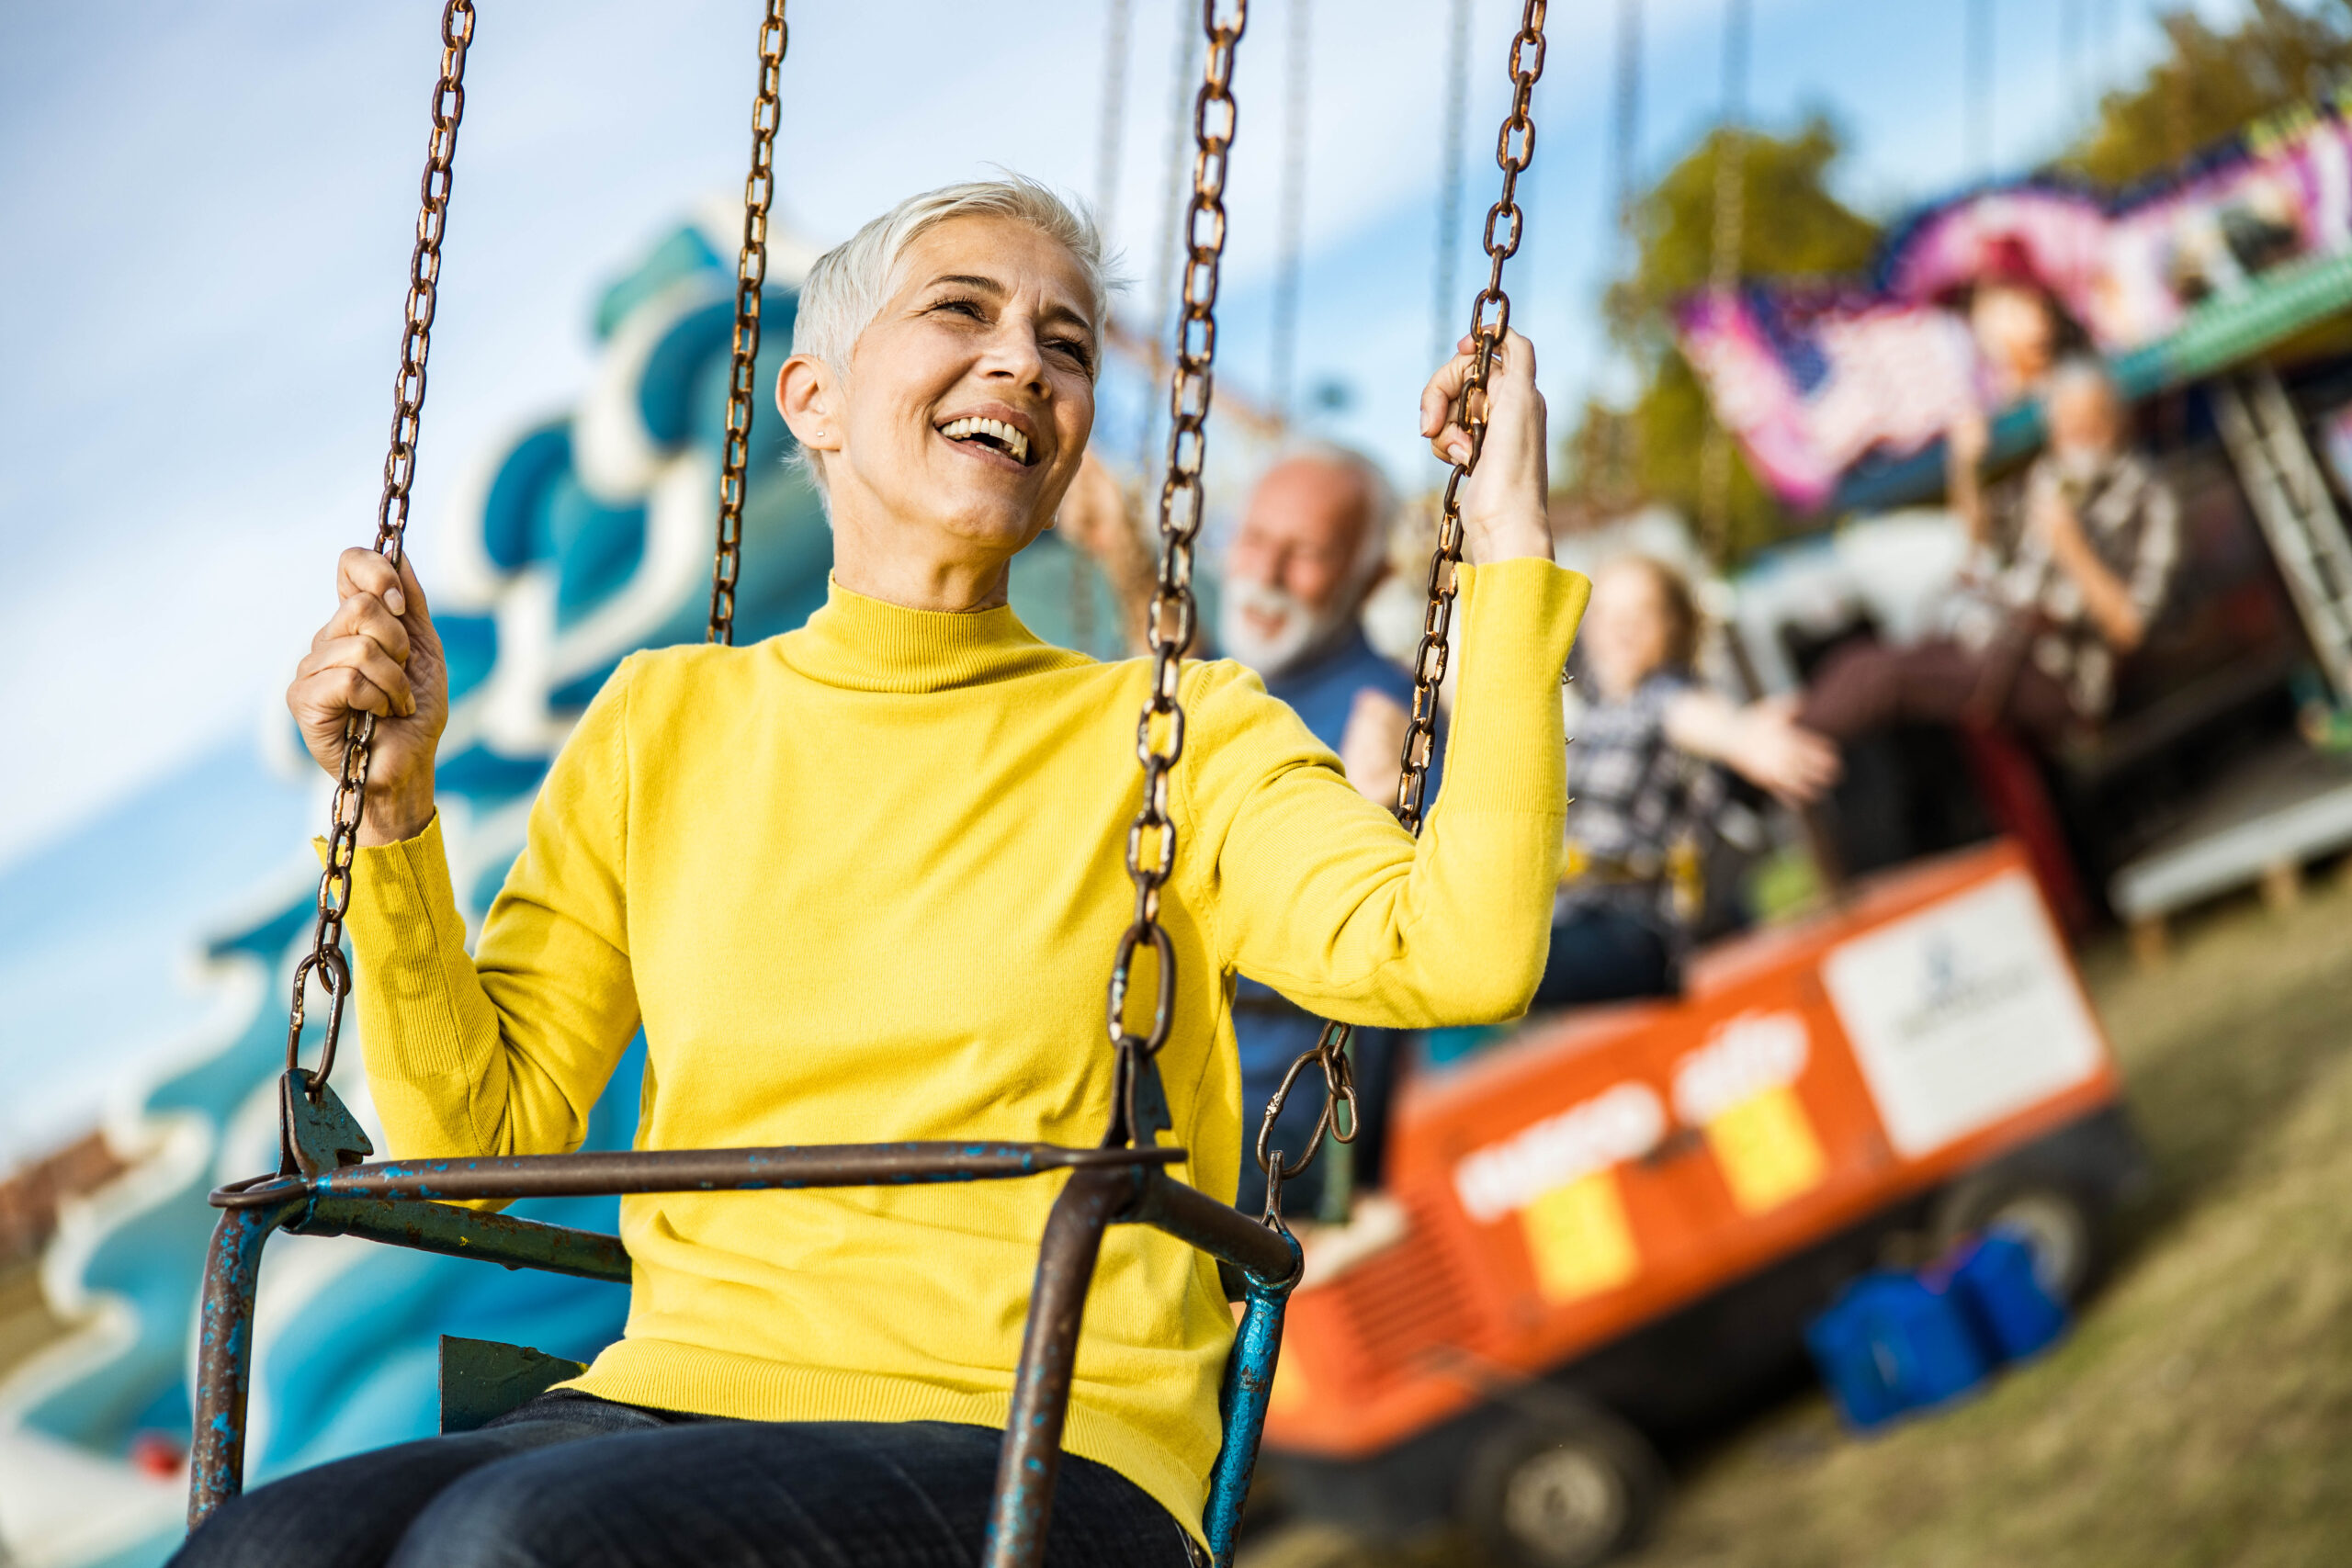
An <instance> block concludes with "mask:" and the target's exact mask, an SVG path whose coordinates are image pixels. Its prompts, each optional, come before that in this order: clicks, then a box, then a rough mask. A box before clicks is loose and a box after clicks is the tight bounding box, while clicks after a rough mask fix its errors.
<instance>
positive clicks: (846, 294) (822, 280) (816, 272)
mask: <svg viewBox="0 0 2352 1568" xmlns="http://www.w3.org/2000/svg"><path fill="white" fill-rule="evenodd" d="M951 218H1010V219H1012V220H1013V221H1015V222H1017V223H1026V224H1027V225H1029V227H1031V228H1032V229H1035V230H1036V231H1038V232H1039V233H1041V234H1043V235H1045V236H1046V238H1047V239H1049V240H1051V241H1053V242H1054V243H1056V244H1057V245H1059V246H1061V247H1062V249H1064V250H1066V251H1068V252H1069V254H1070V257H1071V259H1072V260H1074V261H1076V262H1077V263H1078V266H1079V270H1080V272H1082V273H1084V274H1085V275H1086V286H1087V288H1088V289H1089V290H1090V291H1091V293H1092V294H1093V297H1094V298H1093V300H1092V307H1091V315H1092V320H1093V325H1094V337H1095V341H1096V342H1097V343H1098V344H1099V343H1101V342H1102V339H1103V326H1104V324H1105V323H1106V322H1107V321H1108V320H1109V318H1110V313H1111V296H1112V294H1113V293H1114V291H1116V290H1118V289H1120V288H1125V280H1124V279H1122V278H1120V277H1119V276H1117V275H1116V273H1115V272H1114V269H1113V258H1112V257H1111V255H1110V254H1109V252H1108V251H1107V250H1106V249H1105V247H1104V245H1103V231H1101V230H1100V229H1097V228H1096V227H1095V226H1094V218H1093V215H1092V214H1091V213H1090V212H1088V211H1087V209H1085V208H1084V207H1083V206H1082V205H1076V204H1073V203H1070V202H1067V201H1064V200H1063V199H1062V198H1061V197H1060V196H1059V195H1057V194H1056V192H1055V191H1054V190H1053V188H1052V187H1051V186H1046V185H1044V184H1042V183H1040V182H1039V181H1036V180H1033V179H1031V178H1029V177H1028V176H1027V175H1016V174H1013V173H1012V172H1010V171H1007V172H1006V173H1005V174H1004V175H1002V176H1001V178H998V179H993V180H967V181H966V182H964V183H963V184H960V185H952V186H940V187H939V188H938V189H937V190H927V191H924V192H923V193H922V195H920V196H910V197H907V198H906V199H905V200H904V201H901V202H900V203H899V205H898V206H896V207H893V208H892V209H890V210H889V211H888V212H885V213H884V214H882V216H881V217H879V218H876V219H875V220H872V221H871V222H869V223H867V224H866V225H865V227H864V228H862V229H860V230H859V231H857V232H856V233H854V234H852V235H851V236H850V237H849V238H848V239H847V240H844V241H843V242H842V243H840V244H838V245H835V246H834V247H833V248H832V249H831V250H830V251H827V252H826V253H825V254H823V255H821V256H819V257H818V258H817V263H816V265H814V266H811V267H810V268H809V276H808V278H807V279H806V280H805V281H804V282H802V284H801V285H800V306H799V310H798V311H797V313H796V314H795V316H794V318H793V322H792V352H793V353H794V354H796V355H801V354H805V355H808V356H809V357H810V358H811V359H821V360H823V361H824V362H825V363H826V364H827V365H829V366H831V367H832V370H833V373H834V374H835V375H836V376H839V377H841V378H842V379H844V380H846V379H847V378H848V377H849V373H850V356H851V354H852V352H853V351H854V349H855V348H856V347H857V340H858V336H859V334H861V333H864V332H865V329H866V328H867V327H868V326H869V325H871V324H872V323H873V321H874V318H875V317H876V316H877V315H879V314H881V312H882V306H883V303H884V302H885V301H886V300H888V299H889V298H890V289H891V287H892V284H893V282H894V277H893V275H894V274H895V273H896V272H897V270H898V266H899V256H901V255H902V254H905V252H906V248H907V247H908V246H909V245H910V244H912V243H914V242H915V241H916V240H917V239H918V238H920V237H921V236H922V235H923V234H924V233H926V232H928V231H930V230H932V229H933V228H936V227H937V226H938V225H940V224H942V223H944V222H946V221H947V220H949V219H951ZM1093 374H1095V375H1096V376H1100V375H1101V374H1102V356H1101V355H1100V354H1099V353H1098V354H1097V355H1096V357H1095V366H1094V371H1093ZM789 460H790V461H792V462H794V463H796V464H797V465H798V466H799V467H801V468H803V469H805V470H806V471H807V472H808V474H809V478H810V479H814V480H815V481H816V484H817V488H818V489H819V490H820V491H822V490H823V489H824V486H825V479H824V472H823V470H822V469H821V468H819V467H818V466H817V465H816V464H815V463H814V462H812V461H810V460H809V455H808V454H807V453H805V452H803V451H801V450H800V448H799V447H797V446H795V447H794V448H793V452H792V456H791V458H790V459H789Z"/></svg>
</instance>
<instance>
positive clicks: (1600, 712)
mask: <svg viewBox="0 0 2352 1568" xmlns="http://www.w3.org/2000/svg"><path fill="white" fill-rule="evenodd" d="M1698 637H1699V615H1698V610H1697V607H1696V605H1695V604H1693V602H1692V600H1691V588H1690V585H1689V584H1688V583H1687V582H1685V581H1683V580H1682V577H1681V576H1680V574H1679V573H1678V572H1676V571H1675V570H1674V569H1673V568H1671V567H1669V566H1668V565H1666V564H1665V563H1664V562H1662V561H1658V560H1654V559H1652V558H1649V557H1646V556H1621V557H1619V558H1617V559H1615V560H1613V561H1611V562H1610V563H1609V564H1608V565H1606V566H1604V567H1602V568H1601V569H1600V571H1599V572H1598V573H1597V574H1596V575H1595V576H1594V579H1593V585H1592V606H1591V608H1590V609H1589V610H1588V611H1587V612H1586V614H1585V621H1584V630H1583V634H1582V636H1581V637H1579V638H1578V640H1577V653H1578V655H1579V657H1580V659H1581V660H1582V663H1583V667H1584V673H1585V677H1586V682H1585V683H1586V685H1587V687H1588V688H1589V694H1590V697H1591V701H1589V704H1588V705H1587V706H1586V708H1585V712H1584V715H1583V716H1582V718H1581V719H1579V720H1578V721H1577V724H1576V726H1575V729H1576V735H1575V739H1572V740H1571V741H1570V742H1569V743H1568V796H1569V804H1568V826H1567V832H1568V876H1567V879H1566V881H1565V882H1563V883H1562V885H1561V887H1560V895H1559V900H1558V902H1557V903H1556V904H1555V907H1554V910H1553V917H1552V951H1551V957H1550V960H1549V962H1548V963H1547V964H1546V965H1545V967H1544V982H1543V984H1542V986H1541V987H1538V988H1537V990H1536V993H1535V1002H1536V1005H1537V1006H1538V1007H1566V1006H1571V1005H1574V1004H1577V1003H1582V1002H1601V1001H1615V1000H1619V999H1622V998H1629V997H1645V996H1659V995H1665V994H1668V993H1670V992H1672V991H1674V990H1676V989H1678V988H1679V969H1680V961H1681V956H1682V949H1683V947H1684V945H1685V939H1684V921H1685V919H1687V917H1688V915H1689V914H1691V913H1692V912H1694V911H1695V908H1696V903H1697V900H1696V898H1695V897H1692V893H1693V886H1692V885H1693V879H1694V873H1693V870H1692V868H1693V867H1694V866H1695V863H1696V854H1695V851H1696V844H1697V840H1699V839H1700V838H1701V836H1702V834H1704V833H1705V832H1706V831H1707V830H1708V829H1709V825H1710V822H1711V819H1712V818H1713V813H1714V810H1715V808H1716V807H1717V806H1718V805H1719V804H1720V803H1721V793H1722V792H1721V784H1722V779H1721V775H1720V773H1717V772H1716V770H1715V768H1714V767H1713V765H1712V764H1714V763H1721V764H1723V765H1724V766H1725V767H1728V768H1730V769H1731V770H1733V771H1734V772H1735V773H1739V774H1740V775H1741V776H1743V777H1745V778H1747V779H1748V780H1749V781H1751V782H1752V783H1754V784H1758V785H1759V786H1761V787H1762V788H1764V789H1766V790H1768V791H1770V792H1771V793H1772V794H1773V795H1777V796H1779V797H1781V799H1783V800H1788V801H1792V802H1804V801H1809V800H1811V799H1813V798H1814V797H1815V796H1816V795H1819V794H1820V793H1821V792H1822V791H1823V790H1825V789H1826V788H1828V787H1829V785H1830V784H1834V783H1835V782H1836V781H1837V778H1838V753H1837V750H1836V749H1835V748H1834V747H1832V746H1831V745H1830V744H1829V743H1828V742H1826V741H1825V740H1823V739H1821V738H1820V737H1819V736H1816V735H1814V734H1811V733H1809V732H1808V731H1806V730H1804V729H1803V728H1799V727H1798V726H1797V725H1796V723H1795V722H1794V721H1793V719H1792V716H1791V703H1790V702H1789V701H1786V700H1781V701H1768V702H1761V703H1750V704H1747V705H1745V706H1742V705H1736V704H1733V703H1731V702H1728V701H1726V700H1724V698H1723V697H1721V696H1718V695H1717V694H1714V693H1713V692H1710V691H1708V690H1707V689H1706V688H1704V687H1703V686H1702V685H1700V684H1699V682H1698V681H1697V679H1696V677H1695V676H1694V675H1693V674H1692V672H1691V660H1692V658H1693V656H1694V654H1695V653H1696V651H1697V644H1698Z"/></svg>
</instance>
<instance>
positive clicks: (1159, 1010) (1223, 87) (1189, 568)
mask: <svg viewBox="0 0 2352 1568" xmlns="http://www.w3.org/2000/svg"><path fill="white" fill-rule="evenodd" d="M1229 3H1230V4H1231V6H1232V13H1233V14H1232V19H1231V20H1230V21H1220V20H1219V19H1218V15H1217V13H1218V11H1219V10H1220V8H1221V6H1220V4H1219V0H1202V3H1201V25H1202V28H1203V29H1204V31H1205V33H1206V34H1207V39H1208V62H1207V65H1206V68H1205V70H1204V73H1203V76H1202V81H1201V86H1200V91H1199V92H1198V93H1197V94H1196V95H1195V96H1194V97H1193V197H1192V201H1191V203H1190V205H1189V206H1188V207H1187V208H1186V209H1185V214H1184V230H1183V240H1184V246H1185V262H1184V272H1183V292H1182V299H1183V315H1182V320H1181V321H1180V322H1179V324H1178V327H1177V333H1176V368H1175V372H1174V374H1173V375H1172V376H1171V377H1170V381H1169V390H1168V412H1169V418H1170V426H1171V428H1170V430H1169V433H1168V459H1167V473H1166V477H1165V478H1164V479H1162V480H1161V481H1160V486H1159V539H1160V552H1159V580H1158V582H1157V583H1156V584H1155V586H1154V588H1153V590H1152V595H1151V610H1150V618H1149V620H1148V622H1147V623H1146V630H1147V632H1148V636H1149V638H1150V646H1151V690H1150V693H1149V694H1148V696H1147V697H1146V698H1145V699H1144V705H1143V713H1142V715H1141V716H1139V717H1138V718H1137V719H1136V760H1137V761H1140V762H1141V763H1142V764H1143V806H1142V807H1141V809H1139V810H1138V811H1137V812H1136V818H1135V821H1134V822H1133V823H1132V824H1131V825H1130V826H1129V827H1128V829H1127V876H1128V879H1129V880H1130V881H1132V882H1133V883H1134V884H1135V890H1136V908H1135V919H1133V921H1132V922H1130V923H1129V925H1128V926H1127V929H1126V930H1125V931H1123V932H1121V933H1120V936H1119V944H1118V948H1117V950H1116V952H1115V953H1114V957H1113V959H1112V963H1111V983H1110V987H1109V996H1108V1001H1107V1010H1106V1017H1107V1020H1108V1023H1109V1028H1110V1033H1111V1040H1112V1042H1113V1043H1114V1045H1115V1046H1116V1048H1117V1049H1118V1051H1119V1054H1120V1057H1121V1062H1122V1067H1121V1071H1120V1075H1119V1081H1120V1084H1121V1086H1122V1089H1121V1095H1120V1102H1119V1104H1118V1106H1117V1107H1116V1109H1114V1112H1113V1121H1112V1128H1111V1134H1110V1141H1112V1142H1115V1143H1127V1142H1134V1141H1136V1140H1138V1139H1148V1137H1149V1136H1150V1133H1149V1131H1148V1130H1146V1129H1141V1128H1138V1126H1137V1125H1136V1116H1135V1114H1134V1095H1133V1093H1132V1086H1133V1083H1134V1081H1135V1078H1136V1075H1137V1074H1138V1073H1140V1071H1141V1070H1142V1068H1143V1067H1144V1066H1146V1065H1148V1062H1149V1060H1150V1058H1152V1057H1154V1056H1156V1055H1159V1048H1160V1047H1161V1046H1162V1045H1165V1044H1166V1043H1168V1032H1169V1029H1170V1024H1171V1023H1172V1021H1173V1018H1174V1014H1175V1002H1176V953H1175V949H1174V947H1173V946H1172V945H1171V944H1170V942H1169V940H1168V932H1167V931H1166V930H1165V929H1164V928H1162V927H1161V925H1160V923H1159V891H1160V888H1161V887H1162V886H1165V885H1166V883H1167V881H1168V876H1169V873H1170V871H1171V870H1173V869H1174V867H1175V864H1176V824H1175V821H1174V819H1173V818H1170V816H1169V814H1168V796H1169V775H1170V773H1172V772H1173V771H1174V770H1175V767H1176V763H1177V761H1178V759H1180V758H1182V756H1183V754H1184V705H1183V702H1182V696H1181V693H1180V686H1181V683H1182V679H1183V660H1184V653H1185V650H1186V649H1190V648H1191V647H1192V645H1193V634H1194V632H1195V631H1196V630H1197V629H1198V626H1199V618H1200V606H1199V604H1198V603H1197V602H1196V601H1195V600H1194V599H1193V540H1194V539H1195V538H1197V537H1198V536H1199V534H1200V530H1201V507H1202V491H1201V460H1202V457H1203V456H1204V453H1205V452H1206V450H1207V433H1206V430H1205V428H1204V427H1205V426H1206V424H1207V423H1208V416H1209V395H1210V390H1211V378H1210V366H1211V364H1212V363H1213V362H1214V360H1215V359H1216V293H1217V277H1218V269H1219V265H1220V264H1221V263H1222V261H1223V259H1224V255H1225V231H1226V218H1225V176H1226V170H1227V161H1228V156H1229V153H1230V152H1231V149H1232V146H1233V131H1234V126H1235V123H1236V116H1235V110H1234V105H1233V51H1234V46H1235V45H1236V44H1238V42H1239V41H1240V39H1241V32H1242V28H1244V27H1245V26H1246V25H1247V24H1248V22H1249V17H1250V6H1249V0H1229ZM1145 947H1149V948H1150V949H1151V950H1152V953H1153V955H1154V957H1155V959H1156V964H1155V970H1154V976H1153V979H1154V987H1155V989H1154V995H1153V998H1152V1008H1151V1024H1150V1032H1149V1033H1148V1034H1147V1035H1142V1036H1137V1035H1135V1034H1131V1033H1129V1032H1127V1027H1126V1012H1127V1000H1128V993H1129V987H1130V985H1131V982H1132V980H1133V975H1134V969H1135V962H1136V953H1138V952H1139V951H1140V950H1142V949H1143V948H1145Z"/></svg>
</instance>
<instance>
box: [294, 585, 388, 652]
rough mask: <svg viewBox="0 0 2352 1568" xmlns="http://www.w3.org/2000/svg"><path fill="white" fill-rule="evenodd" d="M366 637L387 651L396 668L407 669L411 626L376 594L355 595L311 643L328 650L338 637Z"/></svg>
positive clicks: (339, 609)
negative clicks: (409, 627)
mask: <svg viewBox="0 0 2352 1568" xmlns="http://www.w3.org/2000/svg"><path fill="white" fill-rule="evenodd" d="M338 637H367V638H368V639H370V640H371V641H373V642H374V643H375V644H376V646H377V647H379V648H380V649H383V650H384V656H385V657H386V658H387V659H390V660H391V661H392V662H393V663H395V664H401V665H405V664H406V663H407V662H408V655H409V646H410V644H409V634H408V626H406V624H404V623H403V622H402V621H401V618H400V617H399V616H398V615H393V614H392V612H391V607H390V605H388V604H385V603H384V602H383V600H381V599H379V598H378V597H377V596H376V595H375V594H373V593H364V592H363V593H354V594H353V595H352V596H351V597H350V598H348V599H345V601H344V602H343V603H342V604H338V605H336V606H335V612H334V615H333V616H331V617H330V618H329V619H328V621H327V624H326V625H325V626H322V627H320V628H319V635H318V636H316V637H312V638H311V649H313V650H316V649H321V648H323V647H325V646H326V645H327V644H328V643H330V642H333V641H334V640H335V639H336V638H338Z"/></svg>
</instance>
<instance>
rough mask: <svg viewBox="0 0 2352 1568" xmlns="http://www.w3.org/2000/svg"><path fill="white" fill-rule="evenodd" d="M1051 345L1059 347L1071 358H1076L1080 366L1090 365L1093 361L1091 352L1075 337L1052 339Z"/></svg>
mask: <svg viewBox="0 0 2352 1568" xmlns="http://www.w3.org/2000/svg"><path fill="white" fill-rule="evenodd" d="M1053 346H1054V347H1056V348H1057V349H1060V350H1061V351H1062V352H1063V353H1064V354H1067V355H1069V356H1070V357H1071V358H1072V359H1075V360H1077V361H1078V363H1079V364H1080V366H1081V367H1083V366H1091V365H1092V364H1093V363H1094V355H1093V354H1092V353H1091V352H1090V351H1089V350H1088V348H1087V346H1086V345H1085V344H1082V343H1080V342H1079V341H1078V340H1077V339H1076V338H1069V337H1065V338H1056V339H1055V340H1054V343H1053Z"/></svg>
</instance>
